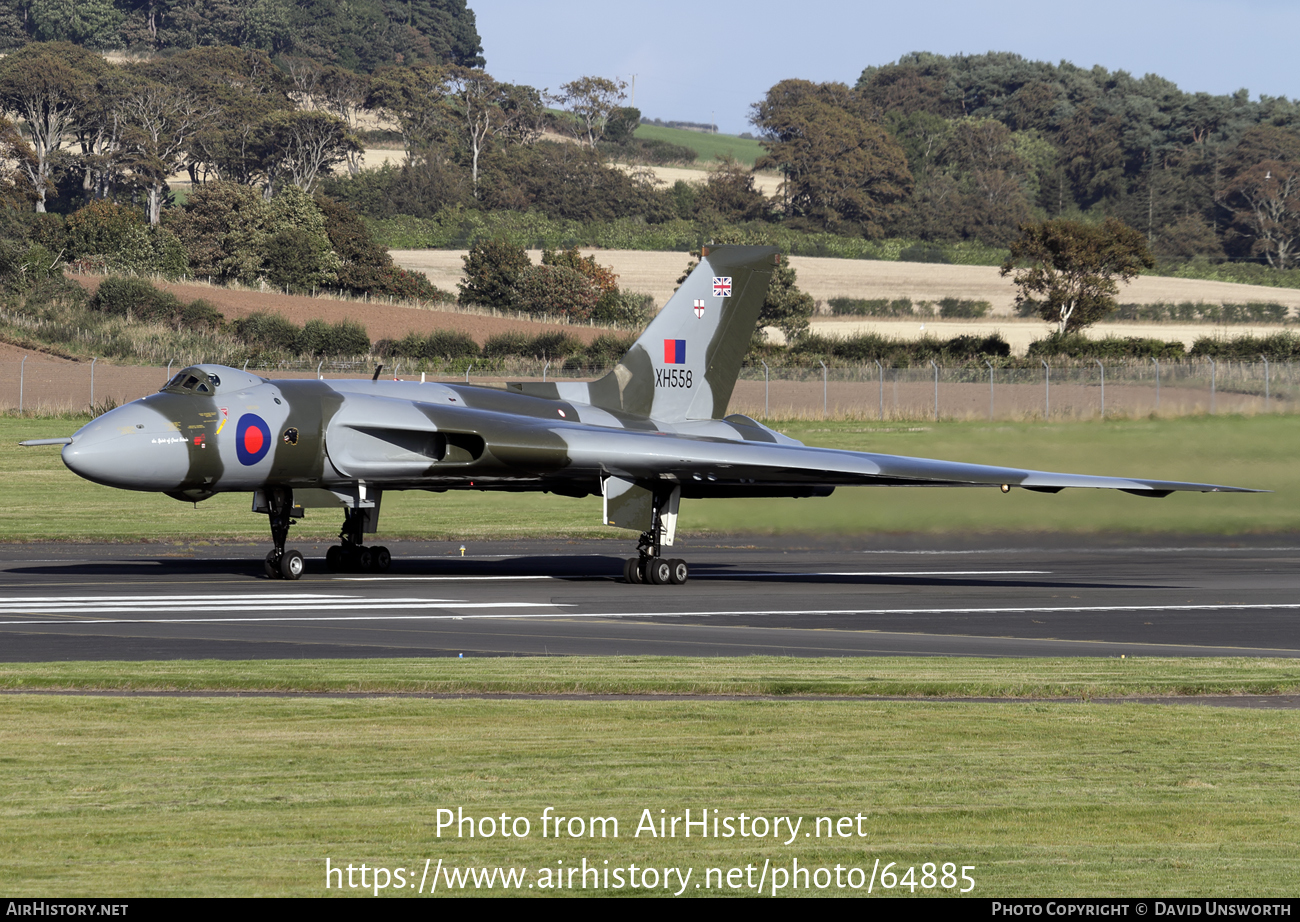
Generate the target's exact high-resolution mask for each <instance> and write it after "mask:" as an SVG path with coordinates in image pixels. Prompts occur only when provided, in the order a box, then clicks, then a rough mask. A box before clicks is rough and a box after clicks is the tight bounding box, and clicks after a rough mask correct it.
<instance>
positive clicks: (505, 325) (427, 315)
mask: <svg viewBox="0 0 1300 922" xmlns="http://www.w3.org/2000/svg"><path fill="white" fill-rule="evenodd" d="M75 278H76V280H77V281H78V282H80V283H81V285H82V286H83V287H85V288H86V290H87V291H91V292H93V291H94V290H95V289H96V288H98V287H99V282H100V278H99V277H98V276H89V275H80V276H76V277H75ZM154 284H155V285H157V286H158V287H159V288H163V289H166V290H167V291H170V292H172V293H173V294H175V295H176V297H178V298H180V299H181V300H183V301H191V300H194V299H195V298H203V299H205V300H207V301H211V302H212V303H213V304H215V305H216V306H217V310H219V311H221V313H222V314H224V315H225V316H226V317H227V318H234V317H244V316H247V315H248V314H251V313H254V312H256V311H273V312H275V313H277V314H281V315H283V316H284V317H286V318H288V319H289V320H292V321H293V322H294V323H297V324H303V323H306V322H307V321H308V320H317V319H319V320H324V321H326V322H327V323H338V322H339V321H340V320H355V321H357V322H359V323H361V324H364V325H365V328H366V331H367V332H368V333H369V334H370V338H371V340H380V339H401V338H402V337H403V336H406V335H407V334H408V333H431V332H433V331H434V330H459V331H461V332H464V333H468V334H469V335H470V336H473V337H474V339H475V341H476V342H478V344H479V345H482V344H483V343H484V342H485V341H486V340H487V338H488V337H489V336H495V335H497V334H498V333H511V332H517V331H522V332H525V333H528V334H530V335H533V336H536V335H537V334H538V333H544V332H550V331H560V332H563V333H567V334H569V335H570V336H572V337H574V338H575V339H580V340H582V341H583V342H591V341H592V340H593V339H595V338H596V337H597V336H599V335H600V334H601V333H604V332H606V331H605V330H604V329H603V328H599V327H589V326H580V325H577V324H573V325H569V324H557V323H535V322H532V321H529V320H515V319H513V318H509V317H490V316H485V315H480V314H470V313H460V312H457V311H446V310H437V309H436V308H434V307H429V308H414V307H404V306H401V305H396V304H385V303H381V302H376V301H368V302H367V301H344V300H336V299H334V298H329V297H316V298H311V297H307V296H306V295H284V294H275V293H273V292H259V291H243V290H240V289H235V288H221V287H218V286H215V285H204V284H201V283H188V284H179V283H176V282H155V283H154ZM440 287H441V286H440Z"/></svg>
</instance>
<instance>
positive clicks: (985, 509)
mask: <svg viewBox="0 0 1300 922" xmlns="http://www.w3.org/2000/svg"><path fill="white" fill-rule="evenodd" d="M84 421H85V420H84V418H68V419H62V420H45V419H20V418H15V417H0V490H3V491H4V495H5V497H6V500H7V501H6V504H5V506H4V507H3V509H0V536H3V537H4V538H7V539H9V540H33V539H36V540H67V539H82V540H100V541H102V540H112V541H118V540H121V541H140V540H155V539H158V540H164V541H171V542H182V543H202V542H204V541H211V540H214V539H238V538H248V539H252V540H255V541H258V542H265V541H266V523H265V519H264V518H263V517H261V516H255V515H251V514H250V513H249V511H248V509H249V496H248V494H243V493H240V494H231V495H223V496H218V497H215V498H214V499H211V500H208V501H207V502H204V503H200V504H199V505H198V507H197V508H195V507H192V506H190V505H188V504H185V503H179V502H176V501H175V500H172V499H168V498H167V497H164V496H161V495H158V494H149V493H131V492H125V491H121V490H113V489H110V488H108V487H101V486H98V485H95V484H92V483H88V482H87V481H84V480H82V479H80V478H79V477H77V476H75V475H74V474H72V473H71V472H69V471H68V470H67V469H66V468H64V466H63V464H62V462H61V461H60V459H59V452H58V449H57V448H19V447H18V445H17V443H18V441H19V440H21V439H24V438H46V437H51V436H62V435H70V434H71V433H72V432H74V431H75V430H76V429H77V428H78V427H79V426H81V425H82V424H83V423H84ZM775 425H776V426H777V427H778V428H781V429H782V430H783V431H785V432H788V433H789V434H790V435H793V436H794V437H796V438H799V439H801V440H803V441H804V442H805V443H807V444H809V445H820V446H825V447H830V448H848V449H854V450H859V451H873V452H883V453H889V454H903V455H915V456H921V457H930V458H943V459H948V460H961V461H973V462H979V463H988V464H1006V465H1013V466H1020V467H1029V468H1034V469H1040V470H1056V471H1070V472H1075V473H1085V474H1113V475H1122V476H1145V477H1158V478H1161V479H1168V480H1192V481H1197V482H1210V483H1224V484H1231V485H1236V486H1248V487H1256V488H1260V489H1267V490H1273V491H1275V492H1274V493H1272V494H1259V495H1253V494H1252V495H1240V494H1238V495H1232V494H1217V495H1216V494H1199V493H1188V494H1175V495H1173V496H1169V497H1166V498H1164V499H1159V500H1153V499H1142V498H1138V497H1134V496H1128V495H1125V494H1120V493H1116V492H1113V491H1093V490H1073V491H1071V490H1067V491H1065V492H1063V493H1060V494H1057V495H1044V494H1039V493H1029V492H1026V491H1023V490H1013V491H1012V492H1011V493H1010V494H1009V495H1006V496H1004V495H1002V494H1001V493H999V492H998V491H996V490H960V491H953V490H935V489H923V488H898V489H885V488H845V489H840V490H838V491H836V494H835V496H834V497H833V498H831V499H829V500H827V499H800V500H793V499H791V500H780V499H778V500H687V501H686V502H684V503H683V505H682V518H681V526H680V527H681V528H682V529H683V530H684V531H685V532H686V533H687V534H691V533H696V534H699V533H725V532H734V533H798V532H809V533H839V534H847V535H851V534H867V533H877V532H919V533H930V534H943V533H986V532H987V533H1006V532H1018V533H1023V532H1047V531H1054V532H1070V533H1079V534H1087V533H1100V532H1127V533H1134V534H1152V533H1205V534H1220V535H1233V534H1249V533H1268V532H1279V533H1280V532H1294V531H1297V530H1300V505H1298V504H1297V503H1296V501H1295V497H1296V496H1297V495H1298V494H1300V466H1297V465H1296V464H1295V458H1297V457H1300V425H1297V423H1296V420H1295V419H1294V418H1293V417H1286V416H1255V417H1240V416H1216V417H1208V416H1207V417H1185V418H1181V419H1170V420H1110V421H1107V422H1065V423H1050V424H1044V423H1033V422H1028V423H972V422H953V423H937V424H935V423H916V424H911V425H909V424H905V423H904V424H884V425H874V424H872V423H862V422H857V423H854V422H847V423H846V422H817V421H793V422H787V423H780V422H777V423H775ZM338 527H339V516H338V515H336V514H335V513H333V512H332V511H330V510H323V509H322V510H308V517H307V518H306V519H305V520H304V521H303V522H302V523H300V524H299V525H298V526H297V527H296V528H295V531H294V535H295V536H296V539H297V540H298V541H299V543H301V542H303V541H305V540H307V539H317V540H320V541H329V540H331V539H333V537H334V536H335V535H336V533H337V531H338ZM380 528H381V531H380V535H381V536H382V537H383V538H386V539H389V540H392V539H394V538H397V537H412V538H423V539H428V540H441V539H450V540H465V539H486V538H493V537H525V536H539V537H540V536H564V537H608V538H615V539H618V540H620V541H626V540H627V539H628V537H629V535H630V533H629V532H626V531H623V530H620V529H612V528H607V527H605V526H602V525H601V524H600V500H599V498H595V497H589V498H587V499H583V500H575V499H569V498H565V497H557V496H549V495H540V494H492V493H479V492H477V491H466V492H450V493H445V494H428V493H415V492H412V493H403V494H390V496H389V497H388V498H387V499H386V500H385V504H384V507H383V515H382V518H381V520H380Z"/></svg>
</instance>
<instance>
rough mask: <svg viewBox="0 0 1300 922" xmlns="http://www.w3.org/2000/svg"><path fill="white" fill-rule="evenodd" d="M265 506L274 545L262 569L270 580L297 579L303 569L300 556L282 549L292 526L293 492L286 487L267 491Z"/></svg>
mask: <svg viewBox="0 0 1300 922" xmlns="http://www.w3.org/2000/svg"><path fill="white" fill-rule="evenodd" d="M266 504H267V510H266V515H267V518H268V519H269V520H270V522H271V540H272V541H273V542H274V543H275V548H274V549H273V550H272V551H271V553H269V554H267V555H266V561H265V563H264V564H263V568H264V569H265V570H266V575H267V577H268V578H270V579H298V578H299V577H301V576H302V571H303V569H304V561H303V558H302V554H301V553H299V552H298V551H286V550H285V549H284V543H285V541H287V540H288V538H289V526H290V525H292V524H293V514H294V506H293V491H292V490H290V489H288V488H287V487H274V488H272V489H270V490H267V491H266ZM301 514H302V513H301V511H299V515H301Z"/></svg>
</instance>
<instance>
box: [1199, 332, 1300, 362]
mask: <svg viewBox="0 0 1300 922" xmlns="http://www.w3.org/2000/svg"><path fill="white" fill-rule="evenodd" d="M1190 354H1191V355H1192V356H1193V357H1194V358H1207V359H1221V360H1224V361H1234V362H1258V361H1259V360H1260V356H1266V357H1267V358H1268V360H1269V361H1270V362H1272V361H1287V360H1291V359H1296V358H1300V336H1297V335H1296V334H1295V333H1274V334H1273V335H1272V336H1236V337H1233V338H1232V339H1219V338H1215V337H1210V336H1202V337H1201V338H1200V339H1198V340H1197V341H1196V342H1194V343H1193V344H1192V350H1191V353H1190Z"/></svg>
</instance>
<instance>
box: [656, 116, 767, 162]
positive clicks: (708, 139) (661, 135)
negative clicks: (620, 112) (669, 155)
mask: <svg viewBox="0 0 1300 922" xmlns="http://www.w3.org/2000/svg"><path fill="white" fill-rule="evenodd" d="M634 135H635V137H637V138H639V139H640V140H643V141H667V142H668V143H669V144H680V145H681V146H682V147H689V148H690V149H691V150H693V151H695V153H696V155H698V157H699V158H700V159H699V160H698V161H697V162H696V163H697V165H698V166H702V167H703V166H709V165H711V164H712V163H714V162H715V161H716V159H717V158H718V157H734V158H735V159H736V160H738V161H740V162H741V163H743V164H745V165H746V166H753V165H754V161H755V160H757V159H758V158H759V157H761V156H763V154H764V150H763V145H762V144H760V143H759V142H758V141H756V140H754V139H753V138H741V137H737V136H736V135H734V134H704V133H703V132H700V131H687V130H686V129H684V128H665V127H662V126H659V125H645V124H643V125H639V126H638V127H637V129H636V131H635V132H634Z"/></svg>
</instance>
